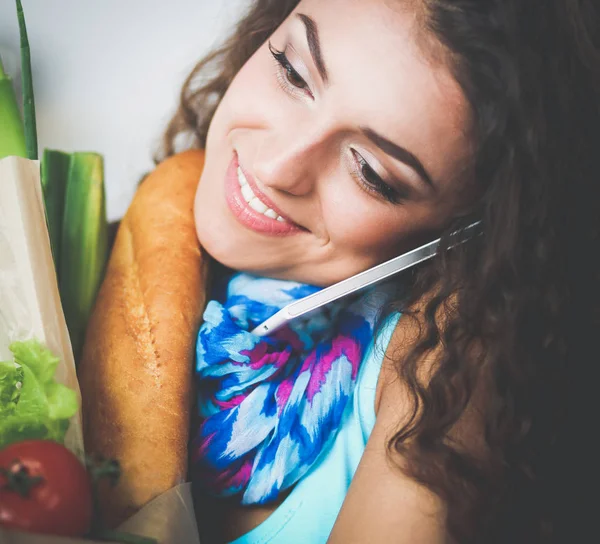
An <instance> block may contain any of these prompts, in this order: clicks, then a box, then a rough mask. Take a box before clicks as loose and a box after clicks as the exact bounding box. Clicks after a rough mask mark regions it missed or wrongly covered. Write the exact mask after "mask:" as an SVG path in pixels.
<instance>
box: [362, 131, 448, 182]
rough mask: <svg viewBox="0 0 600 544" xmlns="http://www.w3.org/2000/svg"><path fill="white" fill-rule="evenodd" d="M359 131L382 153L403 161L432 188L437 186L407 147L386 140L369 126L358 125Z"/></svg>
mask: <svg viewBox="0 0 600 544" xmlns="http://www.w3.org/2000/svg"><path fill="white" fill-rule="evenodd" d="M360 131H361V132H362V133H363V134H364V135H365V136H366V137H367V138H369V140H371V141H372V142H373V143H374V144H375V145H376V146H377V147H379V149H381V150H382V151H383V152H384V153H387V154H388V155H390V156H391V157H393V158H394V159H396V160H398V161H400V162H403V163H404V164H406V165H407V166H410V167H411V168H412V169H413V170H414V171H415V172H416V173H417V174H419V176H420V177H421V178H422V179H423V181H424V182H425V183H426V184H427V185H429V187H431V188H432V189H434V190H436V189H437V187H436V186H435V184H434V183H433V181H432V179H431V176H430V175H429V174H428V173H427V170H425V167H424V166H423V164H422V163H421V161H420V160H419V159H418V158H417V157H416V156H415V155H413V154H412V153H411V152H410V151H409V150H408V149H406V148H404V147H402V146H400V145H398V144H395V143H394V142H392V141H390V140H388V139H387V138H385V137H383V136H381V135H380V134H378V133H377V132H375V131H374V130H373V129H372V128H369V127H360Z"/></svg>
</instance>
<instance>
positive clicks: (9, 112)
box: [0, 58, 27, 159]
mask: <svg viewBox="0 0 600 544" xmlns="http://www.w3.org/2000/svg"><path fill="white" fill-rule="evenodd" d="M11 155H16V156H17V157H26V156H27V148H26V147H25V135H24V133H23V123H22V122H21V114H20V113H19V106H18V104H17V98H16V96H15V90H14V88H13V85H12V81H11V79H10V77H8V75H7V74H6V73H5V72H4V66H3V65H2V59H1V58H0V159H2V158H4V157H8V156H11Z"/></svg>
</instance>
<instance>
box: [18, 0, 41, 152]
mask: <svg viewBox="0 0 600 544" xmlns="http://www.w3.org/2000/svg"><path fill="white" fill-rule="evenodd" d="M17 18H18V19H19V36H20V39H21V83H22V85H23V126H24V127H25V145H26V146H27V158H28V159H32V160H34V161H37V158H38V146H37V126H36V121H35V100H34V98H33V78H32V76H31V56H30V52H29V39H28V38H27V27H26V26H25V16H24V15H23V6H22V5H21V0H17Z"/></svg>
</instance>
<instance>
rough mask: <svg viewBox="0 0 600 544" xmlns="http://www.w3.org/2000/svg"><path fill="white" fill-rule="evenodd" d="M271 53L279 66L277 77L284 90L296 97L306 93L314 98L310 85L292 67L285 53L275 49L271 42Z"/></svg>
mask: <svg viewBox="0 0 600 544" xmlns="http://www.w3.org/2000/svg"><path fill="white" fill-rule="evenodd" d="M269 51H270V52H271V55H273V58H274V59H275V62H276V64H277V71H276V73H275V75H276V76H277V82H278V83H279V85H280V86H281V87H282V88H283V90H284V91H286V92H289V93H291V94H294V95H295V94H298V93H299V91H306V92H307V93H308V94H309V95H310V96H311V97H312V93H311V91H310V88H309V87H308V83H306V81H305V80H304V78H303V77H302V76H301V75H300V74H299V73H298V72H297V71H296V69H295V68H294V67H293V66H292V65H291V63H290V61H289V60H288V58H287V55H286V54H285V52H284V51H279V50H277V49H275V48H274V47H273V45H272V44H271V42H269ZM299 94H303V93H299Z"/></svg>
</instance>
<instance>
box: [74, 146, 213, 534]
mask: <svg viewBox="0 0 600 544" xmlns="http://www.w3.org/2000/svg"><path fill="white" fill-rule="evenodd" d="M203 164H204V154H203V152H201V151H187V152H185V153H181V154H179V155H176V156H174V157H171V158H169V159H167V160H166V161H165V162H163V163H162V164H160V165H159V166H158V167H157V168H156V170H155V171H154V172H152V173H151V174H150V175H149V176H148V177H147V178H146V179H145V180H144V181H143V183H142V184H141V186H140V188H139V189H138V191H137V193H136V195H135V197H134V200H133V202H132V204H131V206H130V208H129V210H128V211H127V213H126V215H125V217H124V218H123V220H122V222H121V225H120V227H119V230H118V233H117V237H116V240H115V245H114V248H113V250H112V254H111V257H110V260H109V264H108V268H107V271H106V276H105V279H104V282H103V284H102V287H101V289H100V292H99V294H98V299H97V301H96V304H95V307H94V310H93V313H92V316H91V319H90V322H89V326H88V329H87V335H86V341H85V346H84V351H83V356H82V360H81V363H80V365H79V369H78V374H79V380H80V386H81V393H82V398H83V422H84V437H85V447H86V451H87V452H88V453H91V454H100V455H103V456H106V457H109V458H115V459H117V460H119V462H120V463H121V466H122V475H121V478H120V480H119V483H118V486H117V487H116V488H115V489H114V490H110V491H109V490H108V489H103V493H102V495H101V509H102V513H103V517H104V520H105V522H107V523H108V524H109V525H113V526H114V525H116V524H118V523H120V522H121V521H123V520H124V519H126V518H127V517H129V516H130V515H131V514H133V513H134V512H135V511H136V510H138V509H139V508H141V507H142V506H143V505H144V504H145V503H147V502H148V501H150V500H151V499H153V498H154V497H156V496H157V495H159V494H160V493H162V492H164V491H167V490H168V489H170V488H171V487H173V486H175V485H176V484H178V483H180V482H182V481H184V480H185V478H186V473H187V447H188V438H189V425H190V409H191V402H192V389H193V382H192V378H193V360H194V347H195V340H196V333H197V331H198V327H199V325H200V319H201V316H202V312H203V310H204V305H205V301H206V296H205V282H206V274H207V264H208V263H207V259H206V257H205V256H204V255H203V254H202V252H201V248H200V245H199V243H198V240H197V237H196V231H195V227H194V215H193V203H194V194H195V191H196V187H197V184H198V181H199V179H200V174H201V172H202V167H203Z"/></svg>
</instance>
